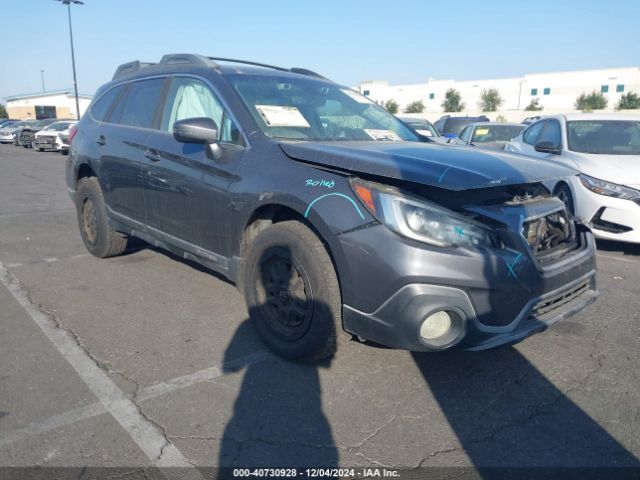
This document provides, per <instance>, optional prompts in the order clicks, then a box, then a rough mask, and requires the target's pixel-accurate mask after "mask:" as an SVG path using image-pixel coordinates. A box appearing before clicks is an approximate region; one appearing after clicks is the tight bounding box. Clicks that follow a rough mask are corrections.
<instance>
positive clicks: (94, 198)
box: [76, 177, 127, 258]
mask: <svg viewBox="0 0 640 480" xmlns="http://www.w3.org/2000/svg"><path fill="white" fill-rule="evenodd" d="M76 210H77V212H78V225H79V227H80V235H81V236H82V241H83V242H84V246H85V247H86V248H87V250H89V252H90V253H91V254H92V255H95V256H96V257H99V258H106V257H114V256H116V255H120V254H121V253H123V252H124V251H125V249H126V248H127V237H126V235H124V234H122V233H119V232H116V231H115V230H114V229H113V228H112V227H111V225H110V224H109V219H108V218H107V209H106V206H105V203H104V197H103V195H102V188H100V183H99V182H98V179H97V178H95V177H89V178H83V179H82V180H80V182H78V192H77V194H76Z"/></svg>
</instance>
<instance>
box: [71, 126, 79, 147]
mask: <svg viewBox="0 0 640 480" xmlns="http://www.w3.org/2000/svg"><path fill="white" fill-rule="evenodd" d="M76 133H78V127H76V126H75V125H74V126H73V127H71V130H69V145H71V142H73V137H75V136H76Z"/></svg>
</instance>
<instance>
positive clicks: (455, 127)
mask: <svg viewBox="0 0 640 480" xmlns="http://www.w3.org/2000/svg"><path fill="white" fill-rule="evenodd" d="M488 121H489V118H487V117H486V116H485V115H480V116H479V117H452V116H451V115H445V116H443V117H440V118H439V119H438V120H437V121H436V123H435V124H434V125H435V127H436V128H437V129H438V132H439V133H440V135H442V136H443V137H446V138H455V137H457V136H458V135H459V134H460V132H461V131H462V129H463V128H464V127H466V126H467V125H469V124H470V123H473V122H488Z"/></svg>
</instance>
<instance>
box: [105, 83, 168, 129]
mask: <svg viewBox="0 0 640 480" xmlns="http://www.w3.org/2000/svg"><path fill="white" fill-rule="evenodd" d="M164 81H165V79H164V78H156V79H153V80H142V81H139V82H134V83H133V84H132V85H131V88H130V89H129V93H128V94H127V96H126V98H125V99H123V101H122V100H121V102H119V104H118V105H117V106H116V109H115V110H114V112H113V113H112V114H111V121H113V122H115V123H120V124H122V125H130V126H132V127H141V128H153V119H154V116H155V113H156V109H157V106H158V102H159V100H160V96H161V94H162V87H163V85H164ZM121 103H122V108H121V109H120V108H118V107H120V104H121ZM120 110H121V111H120ZM116 112H118V113H117V114H116Z"/></svg>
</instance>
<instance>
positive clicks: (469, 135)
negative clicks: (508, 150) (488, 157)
mask: <svg viewBox="0 0 640 480" xmlns="http://www.w3.org/2000/svg"><path fill="white" fill-rule="evenodd" d="M524 129H525V125H522V124H520V123H489V122H474V123H470V124H469V125H467V126H466V127H464V128H463V129H462V132H460V135H458V136H457V137H455V138H452V139H451V140H450V141H449V143H451V144H453V145H465V146H469V147H479V148H488V149H490V150H504V146H505V145H506V144H507V142H509V140H512V139H513V138H515V137H517V136H518V134H519V133H520V132H522V130H524Z"/></svg>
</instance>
